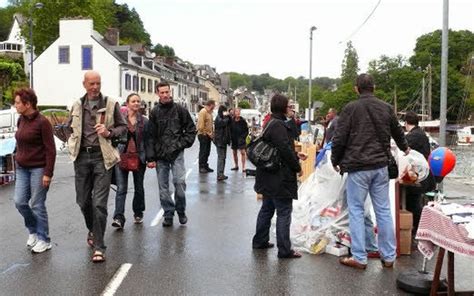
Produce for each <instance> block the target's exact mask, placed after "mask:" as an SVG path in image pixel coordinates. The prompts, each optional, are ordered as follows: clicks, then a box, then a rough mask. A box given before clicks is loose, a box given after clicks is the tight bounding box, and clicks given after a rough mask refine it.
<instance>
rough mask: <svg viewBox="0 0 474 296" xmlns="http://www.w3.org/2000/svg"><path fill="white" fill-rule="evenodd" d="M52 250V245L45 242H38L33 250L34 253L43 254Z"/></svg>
mask: <svg viewBox="0 0 474 296" xmlns="http://www.w3.org/2000/svg"><path fill="white" fill-rule="evenodd" d="M49 249H51V243H47V242H45V241H43V240H38V242H37V243H36V245H35V246H34V247H33V249H31V251H32V252H33V253H43V252H45V251H47V250H49Z"/></svg>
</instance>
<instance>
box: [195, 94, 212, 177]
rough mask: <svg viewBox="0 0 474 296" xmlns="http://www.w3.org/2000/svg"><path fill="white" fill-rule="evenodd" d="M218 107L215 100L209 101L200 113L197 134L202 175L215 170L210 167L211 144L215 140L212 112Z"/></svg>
mask: <svg viewBox="0 0 474 296" xmlns="http://www.w3.org/2000/svg"><path fill="white" fill-rule="evenodd" d="M215 106H216V102H214V100H209V101H207V102H206V104H205V105H204V108H202V109H201V111H199V113H198V119H197V134H198V140H199V172H200V173H202V174H206V173H212V172H213V171H214V170H213V169H211V168H210V167H209V163H208V159H209V154H210V153H211V142H212V140H213V139H214V130H213V127H214V123H213V122H214V121H213V119H212V111H213V110H214V107H215Z"/></svg>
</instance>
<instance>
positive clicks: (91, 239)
mask: <svg viewBox="0 0 474 296" xmlns="http://www.w3.org/2000/svg"><path fill="white" fill-rule="evenodd" d="M83 85H84V88H85V90H86V94H85V95H84V96H83V97H82V98H80V99H79V100H77V101H76V102H75V103H74V105H73V106H72V108H71V116H70V121H69V123H70V127H71V129H72V134H71V136H70V137H69V140H68V147H69V153H70V156H71V159H72V160H73V161H74V173H75V185H76V202H77V204H78V205H79V207H80V208H81V211H82V214H83V215H84V219H85V221H86V226H87V229H88V230H89V232H88V235H87V243H88V244H89V246H90V247H92V248H93V249H94V253H93V255H92V261H93V262H103V261H105V254H104V253H105V244H104V233H105V226H106V223H107V200H108V197H109V188H110V181H111V178H112V168H113V167H114V165H115V164H116V163H117V162H118V161H119V160H120V156H119V152H118V151H117V149H116V148H114V147H113V146H112V142H111V139H112V138H113V137H116V136H120V135H121V134H123V133H124V132H125V131H126V129H127V123H126V122H125V120H124V118H123V117H122V114H121V113H120V106H119V104H118V103H116V101H115V100H113V99H112V98H108V97H106V96H103V95H102V93H101V92H100V87H101V80H100V75H99V73H97V72H95V71H88V72H86V73H85V74H84V81H83Z"/></svg>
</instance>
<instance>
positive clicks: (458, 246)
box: [416, 206, 474, 259]
mask: <svg viewBox="0 0 474 296" xmlns="http://www.w3.org/2000/svg"><path fill="white" fill-rule="evenodd" d="M416 239H417V240H418V249H419V250H420V252H421V253H422V254H423V255H424V256H425V257H427V258H428V259H431V258H432V257H433V255H434V249H435V246H440V247H441V248H444V249H446V250H447V251H450V252H453V253H456V254H462V255H466V256H470V257H474V240H472V239H468V238H467V230H466V228H465V227H464V226H463V225H461V224H454V223H453V221H452V220H451V218H450V217H448V216H446V215H444V214H443V213H442V212H441V211H440V210H438V209H436V208H434V207H432V206H426V207H424V208H423V212H422V213H421V218H420V224H419V226H418V231H417V232H416Z"/></svg>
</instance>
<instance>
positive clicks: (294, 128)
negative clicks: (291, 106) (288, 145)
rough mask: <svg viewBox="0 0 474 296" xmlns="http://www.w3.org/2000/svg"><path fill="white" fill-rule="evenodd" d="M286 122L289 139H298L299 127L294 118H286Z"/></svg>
mask: <svg viewBox="0 0 474 296" xmlns="http://www.w3.org/2000/svg"><path fill="white" fill-rule="evenodd" d="M286 124H287V125H288V127H289V128H290V136H291V139H293V141H296V140H298V138H299V137H300V135H301V129H300V128H299V127H298V125H297V124H296V120H295V119H294V118H290V119H287V120H286Z"/></svg>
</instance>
